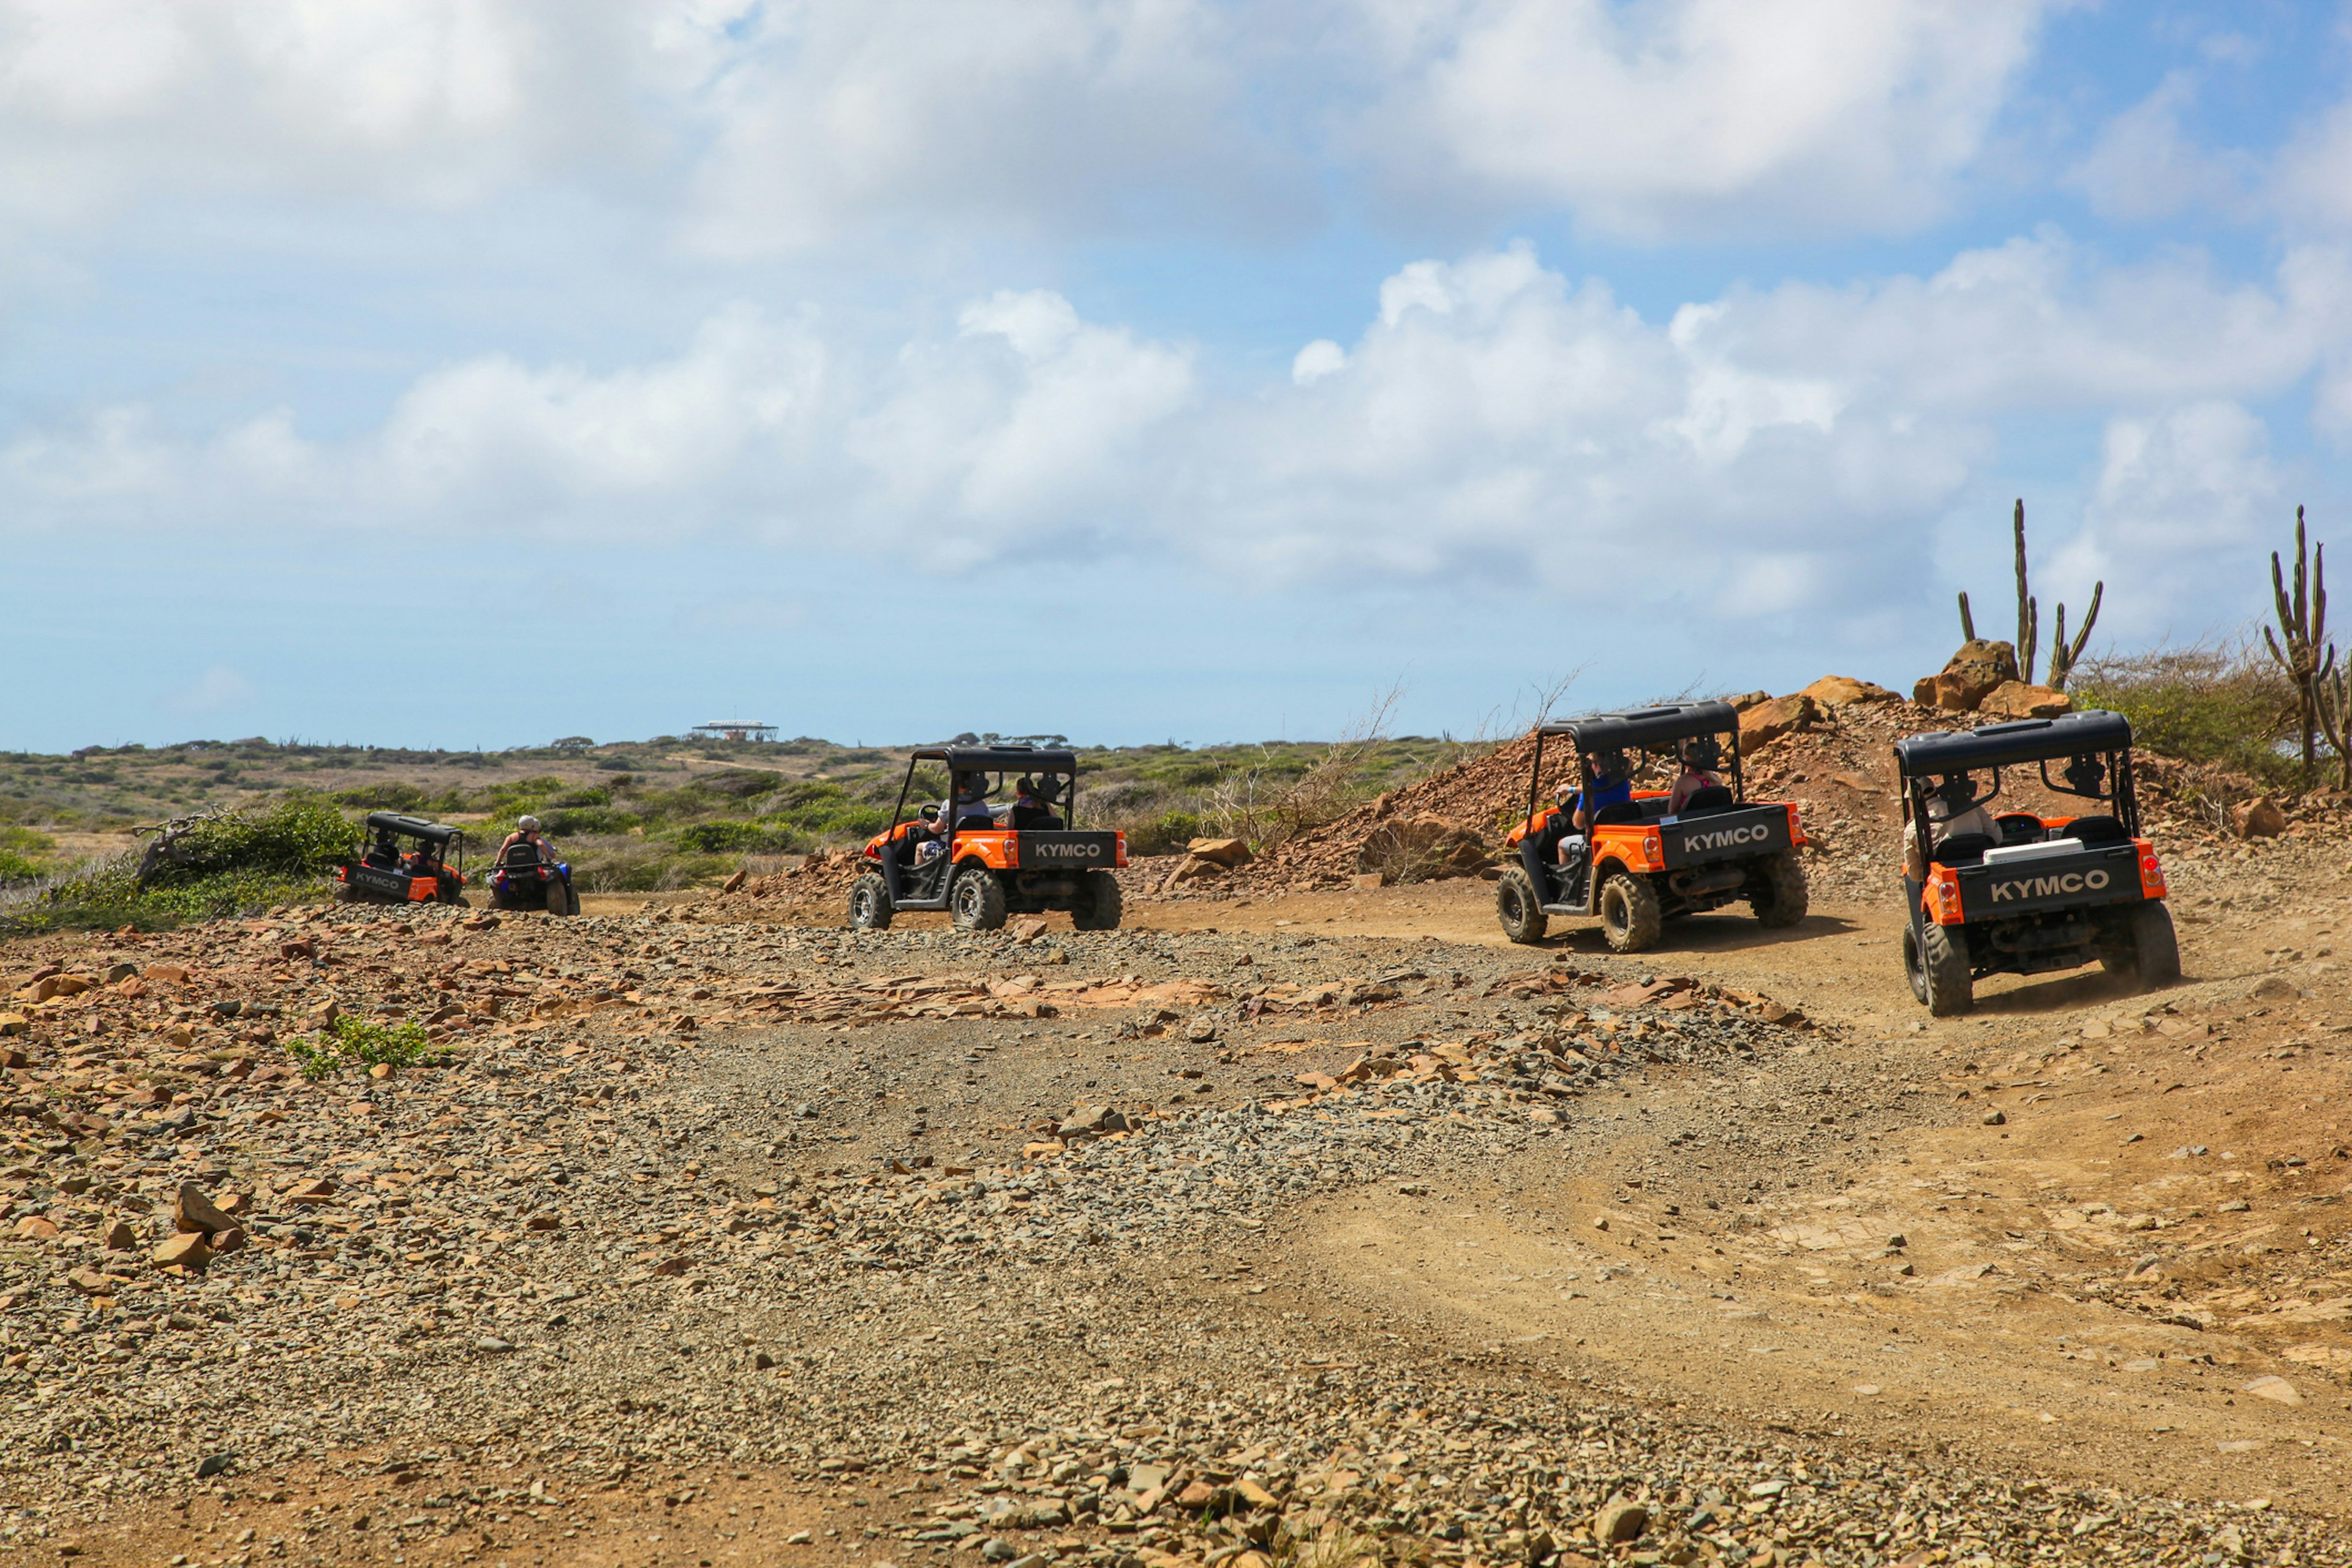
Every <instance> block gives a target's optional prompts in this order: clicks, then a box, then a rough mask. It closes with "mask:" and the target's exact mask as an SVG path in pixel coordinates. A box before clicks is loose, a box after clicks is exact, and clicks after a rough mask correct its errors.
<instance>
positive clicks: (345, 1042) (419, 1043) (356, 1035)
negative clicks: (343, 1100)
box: [286, 1013, 433, 1079]
mask: <svg viewBox="0 0 2352 1568" xmlns="http://www.w3.org/2000/svg"><path fill="white" fill-rule="evenodd" d="M432 1048H433V1042H432V1041H430V1040H428V1039H426V1038H425V1026H424V1025H422V1024H420V1023H417V1022H416V1021H415V1019H413V1018H412V1019H408V1020H406V1021H404V1022H402V1023H398V1024H384V1023H378V1022H376V1021H375V1020H373V1019H370V1018H362V1017H360V1016H358V1015H356V1014H352V1013H346V1014H344V1015H343V1016H341V1017H339V1018H337V1019H336V1020H335V1021H334V1023H333V1024H332V1025H331V1026H329V1027H328V1028H326V1029H325V1030H323V1031H321V1032H320V1034H319V1035H318V1036H317V1037H315V1038H312V1039H309V1040H289V1041H288V1042H287V1043H286V1054H287V1055H289V1056H290V1057H292V1058H294V1061H295V1064H296V1065H297V1066H298V1067H299V1068H301V1071H302V1076H303V1077H304V1078H310V1079H320V1078H331V1077H332V1076H333V1075H334V1074H336V1073H339V1072H342V1071H344V1070H345V1069H347V1068H357V1069H358V1070H360V1071H362V1072H364V1071H366V1070H367V1069H368V1068H372V1067H374V1066H375V1065H376V1064H377V1063H379V1062H382V1063H383V1064H384V1065H386V1066H388V1067H394V1068H404V1067H409V1066H412V1065H414V1064H415V1063H416V1062H418V1061H421V1060H423V1059H424V1058H425V1055H426V1053H427V1052H429V1051H431V1050H432Z"/></svg>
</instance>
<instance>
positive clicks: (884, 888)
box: [849, 871, 898, 931]
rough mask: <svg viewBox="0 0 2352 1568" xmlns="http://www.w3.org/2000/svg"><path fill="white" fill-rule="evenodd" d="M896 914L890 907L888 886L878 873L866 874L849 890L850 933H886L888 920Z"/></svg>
mask: <svg viewBox="0 0 2352 1568" xmlns="http://www.w3.org/2000/svg"><path fill="white" fill-rule="evenodd" d="M897 913H898V910H895V909H893V908H891V907H890V884H889V883H887V882H886V881H884V880H883V879H882V873H881V872H879V871H868V872H866V875H864V876H863V877H860V878H858V879H857V881H856V885H855V886H854V887H852V888H851V889H849V929H850V930H852V931H888V930H889V929H890V918H891V917H892V916H893V915H896V914H897Z"/></svg>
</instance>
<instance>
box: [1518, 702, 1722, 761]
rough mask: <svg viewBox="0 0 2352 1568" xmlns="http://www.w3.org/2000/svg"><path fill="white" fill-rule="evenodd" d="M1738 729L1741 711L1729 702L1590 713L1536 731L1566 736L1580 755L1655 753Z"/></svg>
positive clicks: (1543, 726) (1691, 703)
mask: <svg viewBox="0 0 2352 1568" xmlns="http://www.w3.org/2000/svg"><path fill="white" fill-rule="evenodd" d="M1738 728H1739V714H1738V710H1736V709H1734V708H1733V707H1732V706H1731V704H1730V703H1728V702H1684V703H1678V704H1676V705H1675V706H1674V707H1671V708H1637V709H1635V710H1633V711H1632V712H1628V713H1588V714H1586V715H1585V716H1584V717H1583V718H1581V719H1563V720H1561V721H1559V722H1558V723H1553V724H1542V725H1538V727H1537V731H1536V732H1537V733H1538V734H1542V735H1566V736H1567V737H1569V738H1570V740H1572V741H1574V742H1576V749H1577V750H1578V751H1580V752H1622V751H1628V750H1632V749H1634V748H1636V747H1646V748H1648V749H1650V750H1652V751H1655V750H1657V749H1658V748H1659V747H1661V746H1670V745H1672V744H1673V743H1674V742H1676V741H1686V740H1689V739H1690V738H1691V737H1692V736H1694V735H1720V734H1722V733H1723V732H1724V731H1726V730H1738Z"/></svg>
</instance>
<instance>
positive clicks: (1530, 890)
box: [1495, 866, 1551, 944]
mask: <svg viewBox="0 0 2352 1568" xmlns="http://www.w3.org/2000/svg"><path fill="white" fill-rule="evenodd" d="M1495 918H1496V919H1497V920H1499V921H1502V922H1503V934H1504V935H1505V936H1507V937H1509V938H1510V939H1511V940H1512V941H1513V942H1521V943H1528V944H1532V943H1535V942H1541V941H1543V939H1544V936H1545V933H1546V932H1548V931H1550V929H1551V917H1550V916H1549V915H1547V914H1545V913H1544V911H1543V900H1542V899H1541V898H1540V897H1538V895H1537V893H1536V885H1535V881H1534V879H1532V878H1530V877H1529V876H1528V872H1527V868H1526V867H1524V866H1506V867H1504V868H1503V875H1502V877H1501V878H1500V879H1498V880H1497V881H1496V883H1495Z"/></svg>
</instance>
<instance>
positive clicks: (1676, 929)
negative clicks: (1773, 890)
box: [1543, 915, 1863, 958]
mask: <svg viewBox="0 0 2352 1568" xmlns="http://www.w3.org/2000/svg"><path fill="white" fill-rule="evenodd" d="M1862 929H1863V928H1862V926H1861V925H1860V924H1859V923H1857V922H1856V921H1850V920H1846V919H1845V918H1843V916H1839V915H1807V916H1806V917H1805V918H1804V919H1803V920H1801V921H1798V922H1797V923H1796V924H1795V925H1792V926H1781V927H1779V928H1777V929H1770V930H1768V929H1766V928H1765V927H1763V926H1759V925H1758V924H1757V923H1756V922H1755V921H1753V920H1750V919H1748V918H1747V917H1746V916H1742V915H1692V916H1691V917H1689V918H1688V919H1686V920H1679V921H1667V922H1666V929H1665V931H1664V932H1663V933H1662V934H1661V935H1660V936H1659V938H1658V945H1657V946H1655V947H1654V948H1649V949H1646V950H1645V951H1646V952H1652V953H1670V952H1747V951H1748V950H1749V949H1751V948H1759V947H1780V946H1782V945H1784V944H1786V943H1789V942H1815V941H1819V940H1820V939H1822V938H1823V937H1832V936H1850V935H1852V934H1853V933H1854V932H1856V931H1861V930H1862ZM1543 945H1544V946H1546V947H1549V948H1553V949H1556V950H1558V951H1559V952H1589V953H1591V954H1592V955H1593V956H1595V957H1597V958H1607V957H1610V956H1612V954H1611V953H1610V952H1609V943H1608V942H1606V941H1605V940H1604V939H1603V938H1602V937H1601V922H1600V921H1592V922H1591V924H1589V925H1579V926H1577V927H1576V928H1575V929H1573V930H1570V931H1556V932H1554V933H1553V934H1551V935H1550V936H1548V937H1546V938H1545V939H1544V941H1543ZM1626 956H1628V957H1632V956H1637V955H1634V954H1627V955H1626Z"/></svg>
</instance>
